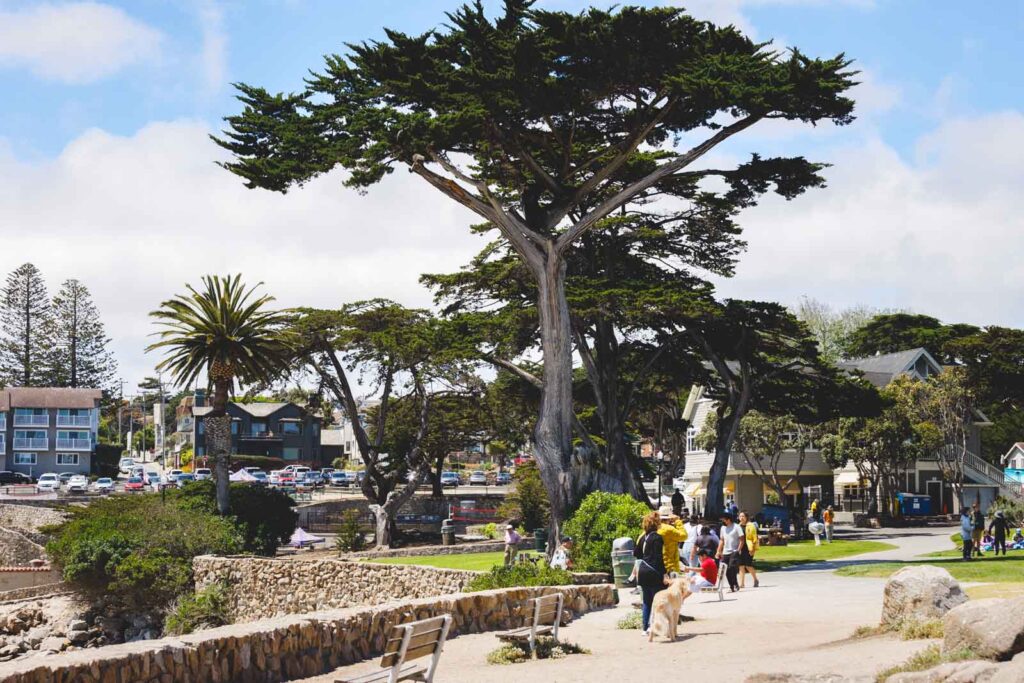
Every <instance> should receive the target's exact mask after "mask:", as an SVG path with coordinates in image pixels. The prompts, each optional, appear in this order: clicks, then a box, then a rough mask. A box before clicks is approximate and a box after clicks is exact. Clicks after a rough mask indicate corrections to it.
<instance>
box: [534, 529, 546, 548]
mask: <svg viewBox="0 0 1024 683" xmlns="http://www.w3.org/2000/svg"><path fill="white" fill-rule="evenodd" d="M533 549H534V550H536V551H537V552H538V553H543V552H546V551H547V549H548V530H547V529H534V530H533Z"/></svg>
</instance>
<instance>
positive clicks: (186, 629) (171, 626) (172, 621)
mask: <svg viewBox="0 0 1024 683" xmlns="http://www.w3.org/2000/svg"><path fill="white" fill-rule="evenodd" d="M228 623H230V621H229V619H228V602H227V586H226V585H224V584H223V583H215V584H212V585H210V586H207V587H206V588H204V589H202V590H201V591H197V592H195V593H186V594H185V595H182V596H181V597H180V598H178V601H177V602H176V603H175V604H174V607H173V608H172V609H171V611H170V613H169V614H168V615H167V620H166V621H165V622H164V635H173V636H181V635H185V634H186V633H192V632H193V631H196V630H198V629H203V628H215V627H217V626H224V625H225V624H228Z"/></svg>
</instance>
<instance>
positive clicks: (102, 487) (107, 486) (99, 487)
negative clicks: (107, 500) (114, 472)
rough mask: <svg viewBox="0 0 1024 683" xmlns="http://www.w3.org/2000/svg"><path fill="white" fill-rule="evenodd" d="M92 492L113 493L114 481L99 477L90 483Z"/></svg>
mask: <svg viewBox="0 0 1024 683" xmlns="http://www.w3.org/2000/svg"><path fill="white" fill-rule="evenodd" d="M92 490H93V491H95V492H96V493H113V492H114V480H113V479H111V478H110V477H100V478H99V479H97V480H96V481H94V482H93V483H92Z"/></svg>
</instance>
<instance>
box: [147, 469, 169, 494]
mask: <svg viewBox="0 0 1024 683" xmlns="http://www.w3.org/2000/svg"><path fill="white" fill-rule="evenodd" d="M142 478H143V480H144V481H145V482H146V486H148V487H150V488H151V489H153V490H154V491H159V490H160V489H161V488H163V487H164V486H166V484H167V482H166V481H165V480H164V478H163V477H162V476H160V473H159V472H153V471H149V472H146V474H145V475H143V477H142Z"/></svg>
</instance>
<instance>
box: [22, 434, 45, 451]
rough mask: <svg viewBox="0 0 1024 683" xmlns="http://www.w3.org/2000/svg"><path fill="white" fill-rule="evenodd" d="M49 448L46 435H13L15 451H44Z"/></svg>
mask: <svg viewBox="0 0 1024 683" xmlns="http://www.w3.org/2000/svg"><path fill="white" fill-rule="evenodd" d="M49 449H50V439H48V438H47V437H45V436H44V437H41V438H40V437H33V438H28V437H22V436H16V437H14V450H16V451H46V450H49Z"/></svg>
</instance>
